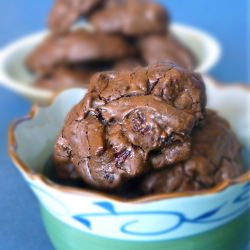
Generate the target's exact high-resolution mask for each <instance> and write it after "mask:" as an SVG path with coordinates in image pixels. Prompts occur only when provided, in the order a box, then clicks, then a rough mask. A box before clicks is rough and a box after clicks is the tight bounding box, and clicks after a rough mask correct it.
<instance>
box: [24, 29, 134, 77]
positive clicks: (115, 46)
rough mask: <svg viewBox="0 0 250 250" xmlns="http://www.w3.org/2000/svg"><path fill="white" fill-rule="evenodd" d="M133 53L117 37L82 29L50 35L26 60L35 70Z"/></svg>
mask: <svg viewBox="0 0 250 250" xmlns="http://www.w3.org/2000/svg"><path fill="white" fill-rule="evenodd" d="M133 52H134V50H133V49H132V48H131V46H130V45H128V44H127V43H126V42H125V41H124V40H123V39H122V38H120V37H118V36H113V35H105V34H103V33H99V32H91V31H88V30H85V29H79V30H75V31H71V32H68V33H67V34H64V35H62V36H54V35H51V36H49V37H48V38H46V39H45V40H44V41H43V42H42V43H41V44H40V45H39V46H38V47H37V48H36V49H35V50H34V51H33V52H32V53H31V54H30V55H29V57H28V58H27V61H26V63H27V66H28V68H29V69H31V70H32V71H35V72H46V71H51V68H52V67H54V66H57V65H61V64H69V63H80V62H93V61H110V60H115V59H119V58H122V57H125V56H128V55H131V54H133Z"/></svg>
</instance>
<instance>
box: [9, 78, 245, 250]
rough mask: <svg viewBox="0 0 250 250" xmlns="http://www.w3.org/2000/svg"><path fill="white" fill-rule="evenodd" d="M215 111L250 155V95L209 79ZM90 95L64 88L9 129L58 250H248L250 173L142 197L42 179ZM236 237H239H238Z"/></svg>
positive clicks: (15, 153)
mask: <svg viewBox="0 0 250 250" xmlns="http://www.w3.org/2000/svg"><path fill="white" fill-rule="evenodd" d="M205 82H206V85H207V94H208V107H211V108H214V109H216V110H217V111H218V112H219V114H220V115H222V116H224V117H225V118H227V119H228V120H229V122H230V123H231V125H232V128H233V130H234V131H235V132H236V133H237V135H238V138H239V139H240V141H241V142H242V144H243V145H244V146H245V148H247V149H250V131H249V129H248V128H249V127H248V126H249V124H248V122H249V117H250V110H249V108H248V107H247V103H248V102H249V101H250V91H249V89H247V88H244V87H240V86H229V87H224V86H223V87H222V86H219V85H216V84H215V83H214V82H213V80H211V79H209V78H206V79H205ZM85 93H86V90H83V89H70V90H65V91H64V92H62V93H61V94H60V95H59V96H57V97H56V99H55V101H54V102H53V104H51V105H50V106H48V107H45V108H33V109H32V111H31V113H30V114H29V115H28V116H27V117H25V118H23V119H21V120H19V121H17V122H15V123H14V124H13V125H12V126H11V127H10V130H9V153H10V156H11V158H12V160H13V162H14V163H15V165H16V166H17V168H18V169H19V170H20V172H21V173H22V175H23V177H24V178H25V180H26V182H27V184H28V185H29V186H30V188H31V189H32V191H33V192H34V193H35V195H36V196H37V198H38V200H39V203H40V206H41V213H42V217H43V220H44V224H45V228H46V230H47V233H48V235H49V237H50V239H51V241H52V243H53V244H54V246H55V248H56V249H58V250H79V249H83V248H84V249H87V250H117V249H123V250H128V249H129V250H138V249H145V250H164V249H171V250H201V249H202V250H211V249H212V250H243V249H246V247H247V245H248V242H249V232H250V231H249V230H250V229H249V223H248V218H249V215H250V213H249V198H250V197H249V191H250V171H249V170H248V172H246V173H245V174H244V175H242V176H240V177H239V178H237V179H234V180H230V181H224V182H223V183H221V184H219V185H217V186H216V187H214V188H212V189H210V190H206V191H199V192H183V193H170V194H161V195H152V196H146V197H143V198H137V199H125V198H116V197H113V196H110V195H106V194H104V193H101V192H96V191H90V190H87V189H79V188H74V187H68V186H62V185H59V184H56V183H54V182H52V181H51V180H49V179H48V178H47V177H45V176H44V175H43V171H44V166H45V165H46V163H47V161H48V159H49V157H50V155H51V153H52V149H53V144H54V142H55V139H56V137H57V135H58V133H59V131H60V129H61V128H62V126H63V121H64V118H65V116H66V114H67V113H68V111H69V110H70V109H71V108H72V106H73V105H74V104H76V103H77V102H78V101H79V100H80V99H81V98H82V97H83V95H84V94H85ZM236 235H237V236H236Z"/></svg>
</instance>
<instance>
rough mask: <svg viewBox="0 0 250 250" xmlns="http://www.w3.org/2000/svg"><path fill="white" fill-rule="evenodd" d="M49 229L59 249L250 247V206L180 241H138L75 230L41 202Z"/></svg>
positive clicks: (229, 249)
mask: <svg viewBox="0 0 250 250" xmlns="http://www.w3.org/2000/svg"><path fill="white" fill-rule="evenodd" d="M41 213H42V218H43V220H44V224H45V228H46V230H47V233H48V235H49V238H50V239H51V241H52V243H53V245H54V247H55V248H56V249H57V250H118V249H119V250H168V249H169V250H247V246H248V244H249V241H250V239H249V235H250V225H249V218H250V209H249V210H248V211H247V212H245V213H244V214H242V215H240V216H239V217H237V218H236V219H234V220H233V221H231V222H230V223H227V224H225V225H223V226H221V227H219V228H217V229H215V230H211V231H208V232H206V233H203V234H199V235H197V236H192V237H185V238H182V239H177V240H168V241H156V242H138V241H125V240H116V239H109V238H104V237H100V236H94V235H92V234H88V233H85V232H83V231H80V230H78V229H75V228H73V227H71V226H69V225H67V224H65V223H64V222H62V221H60V220H58V219H57V218H56V217H55V216H53V215H52V214H51V213H50V212H49V211H48V210H47V209H46V208H45V207H44V206H42V205H41Z"/></svg>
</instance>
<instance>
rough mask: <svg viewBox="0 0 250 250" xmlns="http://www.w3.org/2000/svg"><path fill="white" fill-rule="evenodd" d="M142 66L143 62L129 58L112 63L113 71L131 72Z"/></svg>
mask: <svg viewBox="0 0 250 250" xmlns="http://www.w3.org/2000/svg"><path fill="white" fill-rule="evenodd" d="M140 66H143V61H142V60H141V59H140V58H136V57H130V58H124V59H121V60H119V61H117V62H115V63H114V66H113V68H114V70H117V71H121V70H133V69H134V68H136V67H140Z"/></svg>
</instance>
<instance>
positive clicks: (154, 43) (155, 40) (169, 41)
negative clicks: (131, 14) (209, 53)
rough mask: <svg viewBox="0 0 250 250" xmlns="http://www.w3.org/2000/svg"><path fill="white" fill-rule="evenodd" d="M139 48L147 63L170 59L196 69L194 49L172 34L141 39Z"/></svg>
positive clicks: (185, 66)
mask: <svg viewBox="0 0 250 250" xmlns="http://www.w3.org/2000/svg"><path fill="white" fill-rule="evenodd" d="M138 48H139V50H140V51H141V54H142V58H143V59H144V60H145V62H146V63H147V64H150V63H154V62H157V61H162V60H170V61H173V62H175V63H176V64H178V65H180V66H182V67H184V68H187V69H194V67H195V65H196V59H195V57H194V55H193V53H192V51H190V50H189V49H188V48H186V47H185V46H184V45H183V44H182V43H180V42H179V41H178V40H177V39H176V38H175V37H174V36H173V35H171V34H169V35H152V36H147V37H144V38H142V39H140V40H139V42H138Z"/></svg>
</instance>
